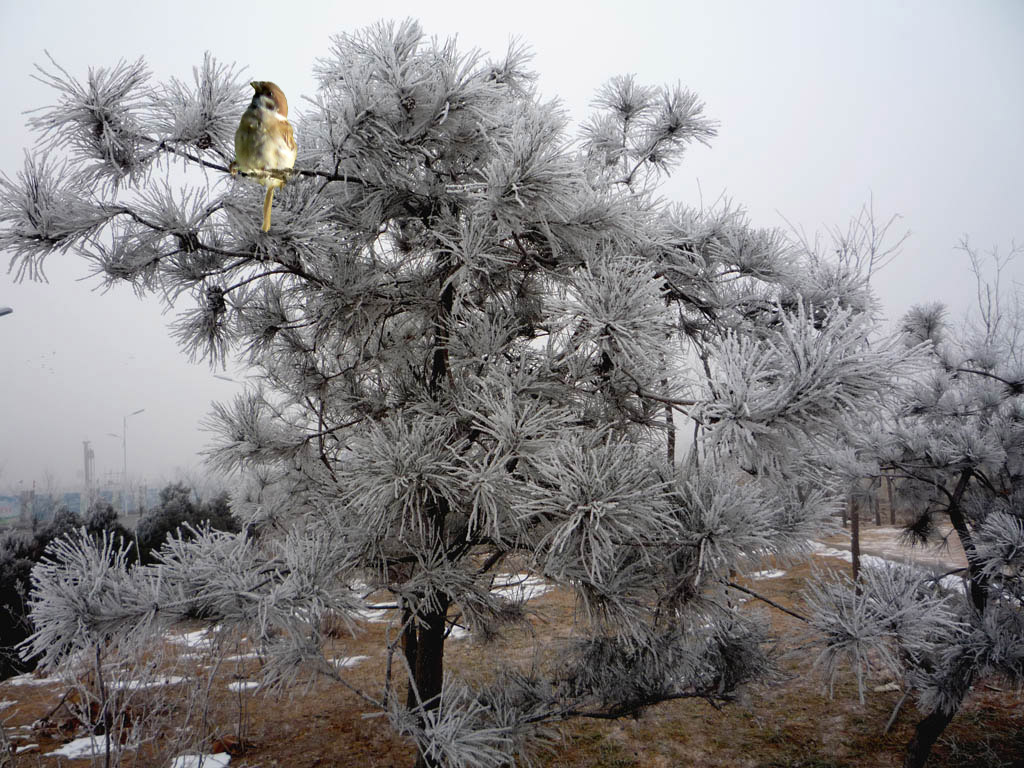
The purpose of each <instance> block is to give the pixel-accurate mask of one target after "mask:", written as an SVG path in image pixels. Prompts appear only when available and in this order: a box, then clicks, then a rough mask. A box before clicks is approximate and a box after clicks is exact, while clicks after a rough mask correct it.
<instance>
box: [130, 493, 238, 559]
mask: <svg viewBox="0 0 1024 768" xmlns="http://www.w3.org/2000/svg"><path fill="white" fill-rule="evenodd" d="M193 495H194V494H193V492H192V489H191V488H189V487H187V486H186V485H185V484H184V483H170V484H168V485H166V486H165V487H164V488H162V489H161V490H160V496H159V498H160V502H159V504H157V506H156V507H154V508H153V509H151V510H149V512H147V513H146V515H144V516H143V517H142V519H140V520H139V522H138V525H137V526H136V531H135V533H136V540H137V542H138V546H139V550H140V556H141V558H142V561H143V562H146V563H151V562H154V561H155V559H156V558H155V555H154V553H155V552H156V551H157V550H159V549H160V547H161V546H163V544H164V542H165V541H166V540H167V537H168V536H170V535H174V534H178V535H182V536H186V537H188V536H190V535H191V532H192V531H193V530H197V529H199V528H204V527H205V528H209V529H211V530H216V531H228V532H230V533H238V532H239V531H240V530H241V529H242V527H241V523H240V521H239V520H238V518H236V517H235V516H234V514H232V512H231V505H230V500H229V497H228V494H227V493H226V492H222V493H220V494H218V495H217V496H215V497H214V498H212V499H210V500H208V501H201V502H199V503H198V504H197V503H196V502H194V501H193Z"/></svg>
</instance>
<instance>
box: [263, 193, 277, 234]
mask: <svg viewBox="0 0 1024 768" xmlns="http://www.w3.org/2000/svg"><path fill="white" fill-rule="evenodd" d="M273 204H274V188H273V187H270V188H269V189H268V190H267V196H266V197H264V198H263V231H264V232H269V231H270V206H272V205H273Z"/></svg>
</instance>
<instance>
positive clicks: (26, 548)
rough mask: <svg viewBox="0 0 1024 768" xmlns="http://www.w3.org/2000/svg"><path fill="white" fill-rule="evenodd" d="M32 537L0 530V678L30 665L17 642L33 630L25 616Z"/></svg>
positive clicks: (31, 563)
mask: <svg viewBox="0 0 1024 768" xmlns="http://www.w3.org/2000/svg"><path fill="white" fill-rule="evenodd" d="M31 555H32V540H31V537H30V536H29V535H28V534H25V533H21V532H16V531H8V532H6V533H3V534H0V680H4V679H6V678H8V677H11V676H12V675H16V674H18V673H19V672H23V671H25V670H26V669H29V668H31V665H30V664H28V663H27V662H25V661H23V660H22V659H21V658H20V657H19V654H18V651H17V646H18V644H19V643H21V642H22V641H23V640H25V638H27V637H28V636H29V635H30V634H31V632H32V626H31V623H30V622H29V619H28V597H29V588H30V587H31V574H32V567H33V566H34V565H35V563H36V561H35V560H33V559H32V557H31Z"/></svg>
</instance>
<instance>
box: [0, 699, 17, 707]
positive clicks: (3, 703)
mask: <svg viewBox="0 0 1024 768" xmlns="http://www.w3.org/2000/svg"><path fill="white" fill-rule="evenodd" d="M17 703H18V702H16V701H7V700H6V699H5V700H4V701H0V709H7V708H8V707H9V706H11V705H12V704H17Z"/></svg>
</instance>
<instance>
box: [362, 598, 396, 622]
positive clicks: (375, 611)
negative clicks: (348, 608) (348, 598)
mask: <svg viewBox="0 0 1024 768" xmlns="http://www.w3.org/2000/svg"><path fill="white" fill-rule="evenodd" d="M392 609H393V608H392V605H391V604H390V603H367V604H366V607H365V608H361V609H360V610H358V611H356V616H358V617H359V618H360V619H362V620H363V621H370V622H373V623H375V624H379V623H381V622H385V621H387V620H388V611H390V610H392Z"/></svg>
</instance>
